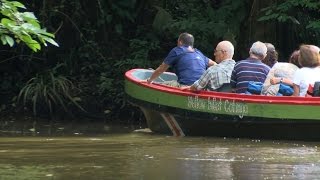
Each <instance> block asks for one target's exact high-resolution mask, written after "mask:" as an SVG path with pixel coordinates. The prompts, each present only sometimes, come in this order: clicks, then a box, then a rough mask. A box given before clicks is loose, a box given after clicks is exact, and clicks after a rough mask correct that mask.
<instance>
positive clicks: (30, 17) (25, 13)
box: [21, 12, 37, 20]
mask: <svg viewBox="0 0 320 180" xmlns="http://www.w3.org/2000/svg"><path fill="white" fill-rule="evenodd" d="M21 15H22V16H23V17H24V18H27V19H33V20H36V19H37V18H36V16H35V15H34V14H33V12H24V13H21Z"/></svg>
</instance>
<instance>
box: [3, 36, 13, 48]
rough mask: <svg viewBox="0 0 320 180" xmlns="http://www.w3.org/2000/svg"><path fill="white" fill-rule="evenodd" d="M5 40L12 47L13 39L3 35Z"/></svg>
mask: <svg viewBox="0 0 320 180" xmlns="http://www.w3.org/2000/svg"><path fill="white" fill-rule="evenodd" d="M5 38H6V41H7V42H8V44H9V46H10V47H12V46H13V45H14V40H13V39H12V37H10V36H8V35H5Z"/></svg>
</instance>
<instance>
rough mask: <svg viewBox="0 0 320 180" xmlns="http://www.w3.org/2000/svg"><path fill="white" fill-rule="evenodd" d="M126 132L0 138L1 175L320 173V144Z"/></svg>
mask: <svg viewBox="0 0 320 180" xmlns="http://www.w3.org/2000/svg"><path fill="white" fill-rule="evenodd" d="M109 128H110V127H109ZM104 129H108V128H106V127H104ZM124 129H126V130H125V131H118V132H117V133H114V132H108V131H106V132H105V133H100V134H95V135H93V134H83V133H81V132H80V131H78V132H74V133H73V134H69V135H61V134H60V135H50V136H43V135H42V136H38V135H35V136H32V133H31V135H24V136H13V135H11V136H12V137H8V136H2V137H0V179H1V180H2V179H32V180H33V179H66V180H69V179H70V180H71V179H121V180H122V179H130V180H131V179H133V180H135V179H139V180H141V179H146V180H149V179H152V180H158V179H159V180H166V179H168V180H171V179H173V180H180V179H182V180H185V179H199V180H203V179H246V180H248V179H249V180H250V179H318V178H319V177H320V151H319V149H318V146H319V143H318V142H303V141H279V140H277V141H272V140H255V139H237V138H214V137H183V138H176V137H171V136H165V135H155V134H152V133H150V132H148V131H145V130H142V131H139V132H137V131H132V129H131V128H124ZM31 130H32V129H31Z"/></svg>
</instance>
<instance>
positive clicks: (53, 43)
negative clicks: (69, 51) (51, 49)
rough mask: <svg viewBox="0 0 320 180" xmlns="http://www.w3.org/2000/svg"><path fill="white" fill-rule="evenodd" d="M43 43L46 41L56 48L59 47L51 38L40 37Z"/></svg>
mask: <svg viewBox="0 0 320 180" xmlns="http://www.w3.org/2000/svg"><path fill="white" fill-rule="evenodd" d="M42 38H43V39H44V40H45V41H47V42H48V43H50V44H52V45H54V46H57V47H59V44H58V43H57V42H55V41H54V40H53V39H51V38H48V37H42Z"/></svg>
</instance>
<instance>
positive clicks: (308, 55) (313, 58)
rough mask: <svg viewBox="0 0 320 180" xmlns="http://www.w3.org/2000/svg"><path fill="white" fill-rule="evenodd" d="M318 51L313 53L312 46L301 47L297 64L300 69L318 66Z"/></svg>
mask: <svg viewBox="0 0 320 180" xmlns="http://www.w3.org/2000/svg"><path fill="white" fill-rule="evenodd" d="M319 58H320V54H319V51H315V48H314V46H312V45H301V46H300V53H299V63H300V65H301V66H302V67H311V68H312V67H317V66H319Z"/></svg>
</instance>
